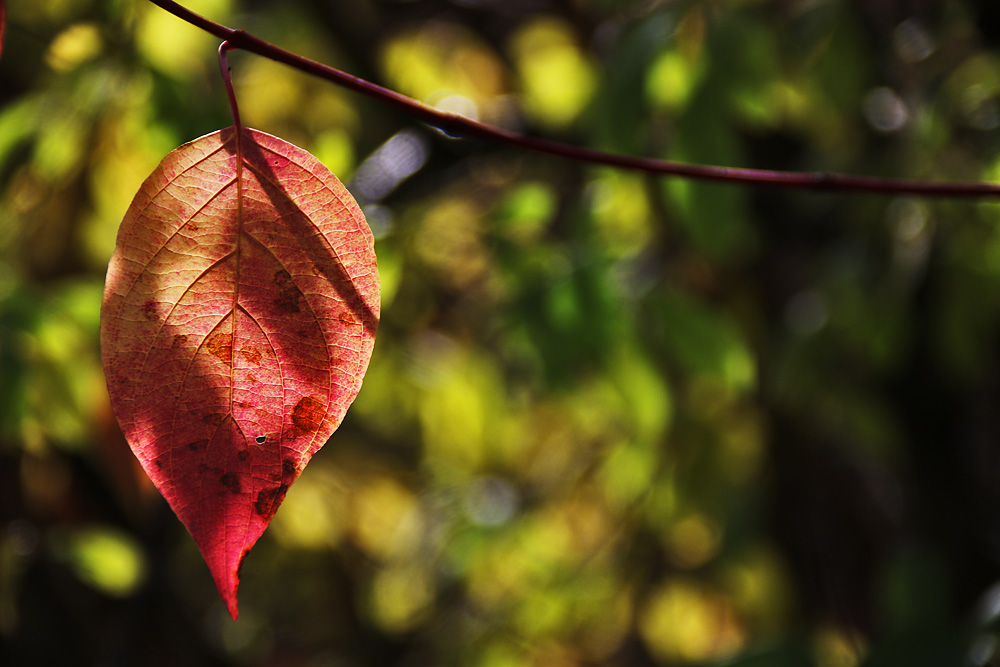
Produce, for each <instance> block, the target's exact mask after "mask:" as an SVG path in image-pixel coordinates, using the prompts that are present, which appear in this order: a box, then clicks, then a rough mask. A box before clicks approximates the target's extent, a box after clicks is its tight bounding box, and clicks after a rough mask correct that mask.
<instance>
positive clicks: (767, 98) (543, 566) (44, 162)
mask: <svg viewBox="0 0 1000 667" xmlns="http://www.w3.org/2000/svg"><path fill="white" fill-rule="evenodd" d="M188 6H190V7H191V8H192V9H194V10H195V11H199V12H201V13H203V14H204V15H206V16H208V17H209V18H212V19H213V20H217V21H220V22H223V23H225V24H227V25H229V26H231V27H235V28H244V29H246V30H248V31H250V32H252V33H254V34H256V35H258V36H260V37H262V38H265V39H269V40H271V41H273V42H275V43H276V44H278V45H280V46H283V47H285V48H289V49H291V50H294V51H296V52H298V53H301V54H303V55H306V56H309V57H311V58H314V59H317V60H320V61H322V62H325V63H328V64H331V65H333V66H336V67H340V68H343V69H345V70H347V71H349V72H351V73H354V74H357V75H359V76H362V77H366V78H370V79H372V80H374V81H376V82H379V83H382V84H384V85H387V86H389V87H391V88H394V89H396V90H398V91H400V92H403V93H405V94H407V95H411V96H414V97H416V98H418V99H421V100H422V101H424V102H427V103H429V104H433V105H438V106H441V107H443V108H447V109H450V110H453V111H457V112H461V113H465V114H474V115H476V116H477V117H478V118H480V119H482V120H485V121H487V122H490V123H494V124H498V125H501V126H504V127H507V128H510V129H514V130H517V131H521V132H525V133H528V134H534V135H539V136H545V137H550V138H555V139H558V140H562V141H566V142H569V143H573V144H576V145H580V146H588V147H594V148H600V149H605V150H611V151H616V152H622V153H629V154H635V155H642V156H649V157H667V158H672V159H680V160H686V161H694V162H705V163H713V164H724V165H733V166H752V167H761V168H776V169H789V170H798V171H808V170H825V171H844V172H850V173H858V174H871V175H880V176H896V177H907V178H920V179H942V180H944V179H953V180H958V179H969V180H992V179H996V178H997V176H998V175H1000V160H998V151H997V148H998V144H1000V51H998V39H1000V10H998V9H997V7H998V5H997V4H996V3H992V2H981V3H974V2H960V1H955V2H933V1H931V0H926V1H917V0H913V1H910V2H905V1H902V0H899V1H888V0H886V1H879V2H860V1H857V2H846V1H837V0H825V1H824V0H817V1H811V2H805V1H803V2H793V1H791V0H789V1H784V2H763V1H760V2H753V1H749V0H748V1H743V2H738V1H736V0H730V1H723V0H718V1H713V2H683V1H676V2H669V1H656V0H634V1H633V0H620V1H618V2H612V1H610V0H608V1H600V0H553V1H551V2H528V1H527V0H462V1H459V0H454V1H452V2H444V1H436V0H414V1H412V2H390V1H379V0H369V1H367V2H333V1H328V2H316V1H314V2H308V1H305V0H301V1H292V0H286V1H285V2H282V3H267V2H250V1H246V2H237V1H236V0H200V1H199V2H192V3H190V4H189V5H188ZM8 14H9V15H8V27H7V37H6V43H5V44H4V52H3V58H2V60H0V105H2V108H0V663H2V664H4V665H8V664H10V665H46V664H58V665H67V664H73V665H115V666H117V665H177V664H184V665H283V666H284V665H287V666H299V665H301V666H303V667H334V666H336V667H346V666H354V665H401V666H405V667H417V666H423V665H481V666H483V667H514V666H517V665H539V666H545V667H550V666H564V665H565V666H570V665H621V666H633V665H636V666H643V665H716V664H723V665H746V666H750V665H766V666H772V665H773V666H778V667H783V666H798V665H819V666H821V667H842V666H843V667H851V666H853V665H861V664H863V665H873V666H875V665H910V666H913V665H995V664H1000V657H997V656H995V655H994V653H995V649H996V647H997V636H996V634H995V630H996V621H997V614H998V613H1000V602H998V600H1000V588H997V583H998V582H1000V521H998V518H997V517H998V516H1000V513H998V511H997V510H998V508H1000V479H998V476H1000V416H998V412H997V408H998V407H1000V358H998V354H997V353H998V351H1000V347H998V343H1000V338H998V334H1000V330H998V324H1000V319H998V317H1000V230H998V227H997V225H998V222H1000V209H998V207H997V205H996V204H994V203H988V202H982V203H977V202H974V201H959V200H948V201H946V200H932V199H925V198H919V197H905V198H903V197H888V196H878V195H870V194H864V195H862V194H809V193H800V192H799V193H796V192H788V191H781V190H765V189H749V188H745V187H734V186H722V185H703V184H695V183H691V182H684V181H679V180H670V179H665V178H660V177H652V176H646V175H643V174H639V173H631V172H622V171H613V170H610V169H604V168H595V167H591V166H587V165H584V164H578V163H573V162H567V161H563V160H558V159H555V158H549V157H545V156H539V155H532V154H526V153H524V152H521V151H519V150H517V149H515V148H511V147H506V146H499V145H490V144H485V143H480V142H476V141H468V140H460V139H455V138H450V137H446V136H444V135H442V134H441V133H439V132H437V131H435V130H433V129H431V128H428V127H426V126H423V125H421V124H419V123H417V122H415V121H413V120H412V119H410V118H407V117H406V116H405V115H403V114H401V113H400V112H398V111H395V110H392V109H390V108H389V107H385V106H381V105H379V104H378V103H377V102H375V101H372V100H368V99H362V98H360V97H358V96H356V95H354V94H351V93H347V92H344V91H341V90H339V89H337V88H335V87H334V86H332V85H331V84H329V83H326V82H323V81H319V80H313V79H310V78H308V77H306V76H304V75H301V74H299V73H298V72H295V71H292V70H289V69H287V68H285V67H283V66H281V65H277V64H275V63H271V62H269V61H266V60H263V59H261V58H259V57H257V56H253V55H250V54H243V53H239V52H237V53H233V54H231V65H232V69H233V76H234V80H235V83H236V90H237V94H238V96H239V99H240V105H241V111H242V114H243V118H244V121H245V122H246V123H247V124H248V125H251V126H253V127H256V128H258V129H261V130H263V131H266V132H269V133H272V134H276V135H279V136H281V137H283V138H284V139H286V140H288V141H291V142H293V143H296V144H298V145H300V146H302V147H304V148H306V149H307V150H309V151H311V152H313V153H314V154H315V155H317V156H318V157H319V158H320V159H321V160H323V161H324V162H325V163H326V164H327V165H328V166H329V167H330V168H331V169H333V170H334V171H335V172H336V173H337V174H338V175H339V176H340V177H341V178H342V180H344V182H345V183H347V184H348V186H349V187H350V188H351V190H352V192H353V193H354V194H355V196H356V197H357V198H358V200H359V201H360V202H361V203H362V205H363V207H364V209H365V211H366V214H367V215H368V218H369V221H370V223H371V226H372V228H373V230H374V231H375V234H376V238H377V244H376V251H377V253H378V255H379V267H380V273H381V276H382V281H383V295H384V298H383V305H382V312H383V320H382V323H381V328H380V331H379V339H378V342H377V344H376V349H375V355H374V357H373V360H372V365H371V368H370V370H369V373H368V376H367V378H366V380H365V386H364V389H363V390H362V392H361V395H360V396H359V398H358V400H357V402H356V403H355V405H354V407H353V408H352V409H351V412H350V413H349V414H348V418H347V420H346V421H345V422H344V424H343V426H342V427H341V429H340V430H339V431H338V432H337V433H336V434H335V435H334V437H333V438H332V439H331V440H330V442H329V443H328V444H327V446H326V447H325V448H324V449H323V450H322V451H321V452H320V453H319V454H318V455H317V456H316V457H315V458H314V459H313V461H312V463H311V464H310V466H309V468H308V469H307V470H306V472H305V473H304V474H303V476H302V477H301V478H300V480H299V481H298V482H297V483H296V485H295V486H294V487H293V488H292V489H291V490H290V492H289V493H288V497H287V499H286V501H285V503H284V505H283V506H282V508H281V510H280V511H279V512H278V514H277V515H276V516H275V518H274V520H273V522H272V524H271V527H270V529H269V530H268V532H267V533H266V534H265V535H264V537H263V538H262V539H261V541H260V542H259V543H258V545H257V546H256V548H255V549H254V551H253V552H252V554H251V555H250V557H249V558H248V559H247V561H246V566H245V567H244V570H243V584H242V588H241V591H240V593H241V595H240V608H241V617H240V620H239V621H238V622H237V623H235V624H234V623H233V622H232V621H231V620H230V619H229V617H228V615H227V614H226V611H225V609H224V607H223V605H222V604H221V602H220V601H219V600H218V598H217V596H216V593H215V589H214V586H213V584H212V582H211V579H210V578H209V576H208V572H207V569H206V568H205V566H204V564H203V563H202V562H201V560H200V558H199V556H198V553H197V550H196V549H195V548H194V546H193V544H192V542H191V540H190V538H189V536H188V535H187V534H186V532H185V531H184V529H183V527H181V526H180V524H179V523H178V522H177V521H176V519H175V518H174V517H173V515H172V514H171V513H170V511H169V510H168V509H167V508H166V506H165V503H164V502H163V501H162V499H161V498H160V497H159V495H158V494H157V492H156V491H155V490H154V489H152V488H151V486H150V485H149V483H148V481H146V480H145V478H144V477H143V475H142V473H141V471H139V470H138V468H137V465H136V464H135V462H134V460H133V458H132V455H131V453H130V452H129V450H128V447H127V445H126V443H125V442H124V440H123V438H122V436H121V434H120V432H119V431H118V429H117V426H116V424H115V421H114V417H113V416H112V414H111V413H110V408H109V406H108V402H107V396H106V392H105V389H104V379H103V373H102V371H101V368H100V355H99V347H98V326H99V322H98V317H99V307H100V299H101V293H102V288H103V273H104V269H105V266H106V263H107V259H108V257H109V256H110V253H111V250H112V248H113V244H114V237H115V232H116V229H117V225H118V223H119V221H120V220H121V217H122V215H123V214H124V211H125V209H126V208H127V206H128V203H129V201H130V200H131V197H132V195H133V194H134V193H135V191H136V190H137V189H138V187H139V184H140V183H141V182H142V180H143V179H144V178H145V177H146V175H147V174H148V173H149V172H150V171H152V169H153V168H154V167H155V165H156V164H157V163H158V162H159V160H160V159H161V158H162V157H163V156H164V155H165V154H166V153H167V152H169V151H170V150H172V149H173V148H175V147H176V146H178V145H180V144H182V143H184V142H186V141H189V140H191V139H194V138H196V137H198V136H201V135H203V134H206V133H209V132H212V131H214V130H216V129H219V128H220V127H224V126H226V125H228V124H230V122H231V120H230V117H229V110H228V106H227V102H226V97H225V93H224V90H223V88H222V82H221V77H220V76H219V74H218V71H217V68H216V64H215V49H216V47H217V43H216V42H215V40H214V39H213V38H211V37H209V36H207V35H205V34H203V33H201V32H200V31H198V30H196V29H195V28H193V27H191V26H189V25H187V24H185V23H183V22H181V21H180V20H178V19H177V18H175V17H173V16H171V15H169V14H167V13H166V12H164V11H163V10H161V9H159V8H157V7H155V6H153V5H150V4H147V3H143V2H132V1H125V0H115V1H112V0H108V1H106V2H94V1H87V0H78V1H76V2H65V1H56V0H49V1H46V2H41V3H30V2H14V3H11V6H10V7H9V8H8Z"/></svg>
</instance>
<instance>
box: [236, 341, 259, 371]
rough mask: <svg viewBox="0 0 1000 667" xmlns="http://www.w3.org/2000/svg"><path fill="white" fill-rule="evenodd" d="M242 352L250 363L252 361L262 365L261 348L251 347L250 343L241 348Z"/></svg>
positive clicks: (256, 364)
mask: <svg viewBox="0 0 1000 667" xmlns="http://www.w3.org/2000/svg"><path fill="white" fill-rule="evenodd" d="M240 354H242V355H243V358H244V359H246V360H247V362H248V363H251V364H253V365H254V366H260V356H261V355H260V350H258V349H257V348H255V347H250V346H249V345H247V346H244V347H243V348H241V349H240Z"/></svg>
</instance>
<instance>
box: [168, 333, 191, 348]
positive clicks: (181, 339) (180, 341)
mask: <svg viewBox="0 0 1000 667" xmlns="http://www.w3.org/2000/svg"><path fill="white" fill-rule="evenodd" d="M187 339H188V337H187V334H177V335H176V336H174V342H173V343H171V344H170V347H172V348H174V349H175V350H176V349H177V348H179V347H181V346H182V345H184V343H186V342H187Z"/></svg>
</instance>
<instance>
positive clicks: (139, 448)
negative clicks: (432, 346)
mask: <svg viewBox="0 0 1000 667" xmlns="http://www.w3.org/2000/svg"><path fill="white" fill-rule="evenodd" d="M241 137H242V140H241V141H240V142H239V143H240V144H241V146H239V147H237V142H236V140H235V138H236V134H235V131H234V130H233V128H228V129H226V130H223V131H222V132H216V133H214V134H210V135H207V136H204V137H202V138H200V139H197V140H195V141H193V142H191V143H189V144H185V145H184V146H181V147H180V148H178V149H176V150H175V151H173V152H172V153H170V154H169V155H168V156H167V157H166V158H164V160H163V162H161V163H160V165H159V167H157V169H156V170H155V171H154V172H153V174H152V175H151V176H150V177H149V178H148V179H146V182H145V183H143V185H142V187H141V188H140V189H139V192H138V194H136V196H135V199H134V200H133V201H132V205H131V207H130V208H129V210H128V212H127V213H126V214H125V219H124V220H123V221H122V225H121V228H120V229H119V232H118V242H117V247H116V248H115V252H114V255H113V256H112V257H111V263H110V265H109V266H108V277H107V284H106V285H105V291H104V304H103V306H102V308H101V347H102V355H103V359H104V372H105V374H106V376H107V380H108V389H109V391H110V393H111V401H112V406H113V408H114V411H115V415H116V416H117V418H118V421H119V423H120V424H121V427H122V430H123V431H124V433H125V436H126V438H127V439H128V442H129V444H130V445H131V447H132V451H133V452H134V453H135V455H136V457H137V458H138V459H139V461H140V463H141V464H142V467H143V468H144V469H145V471H146V473H147V474H148V475H149V477H150V478H151V479H152V480H153V483H154V484H156V486H157V488H158V489H159V490H160V492H161V493H162V494H163V495H164V497H165V498H166V499H167V501H168V502H169V503H170V506H171V507H172V508H173V510H174V512H175V513H176V514H177V516H178V517H179V518H180V520H181V521H182V522H183V523H184V525H185V526H187V529H188V530H189V531H190V532H191V535H192V536H193V537H194V539H195V542H196V543H197V544H198V548H199V549H200V550H201V554H202V556H203V557H204V558H205V562H206V563H207V564H208V567H209V569H210V570H211V572H212V576H213V578H214V579H215V584H216V586H217V587H218V589H219V594H220V595H221V596H222V598H223V600H224V601H225V603H226V605H227V606H228V607H229V611H230V613H231V614H232V616H233V618H234V619H235V618H236V615H237V605H236V590H237V587H238V586H239V566H240V563H241V562H242V560H243V557H244V556H245V555H246V553H247V551H249V550H250V547H251V546H253V544H254V542H256V541H257V538H258V537H260V535H261V534H262V533H263V532H264V529H265V528H266V527H267V524H268V522H269V521H270V520H271V517H272V516H273V515H274V512H275V510H277V509H278V505H280V504H281V501H282V499H283V498H284V496H285V492H286V491H287V490H288V487H289V485H290V484H291V483H292V482H293V481H295V479H296V478H297V477H298V476H299V474H300V473H301V472H302V469H303V468H304V467H305V465H306V463H307V462H308V461H309V459H310V458H311V457H312V455H313V454H315V453H316V451H318V450H319V449H320V447H322V446H323V444H324V442H326V440H327V438H329V437H330V435H331V434H332V433H333V432H334V431H335V430H336V428H337V427H338V426H339V425H340V422H341V420H342V419H343V418H344V414H345V412H347V408H348V406H350V404H351V402H352V401H353V400H354V397H355V396H356V395H357V393H358V390H359V389H360V388H361V379H362V377H363V376H364V373H365V370H366V368H367V367H368V361H369V358H370V357H371V352H372V346H373V345H374V342H375V330H376V328H377V326H378V318H379V281H378V272H377V270H376V267H375V253H374V250H373V240H372V234H371V231H369V229H368V225H367V224H366V223H365V219H364V216H363V215H362V214H361V210H360V209H359V208H358V205H357V203H356V202H355V201H354V199H353V198H352V197H351V195H350V194H349V193H348V192H347V190H346V189H345V188H344V186H343V185H342V184H341V183H340V181H338V180H337V178H336V177H335V176H334V175H333V174H332V173H330V171H329V170H328V169H326V167H324V166H323V165H322V164H320V163H319V161H318V160H316V158H314V157H312V156H311V155H309V154H308V153H306V152H305V151H303V150H302V149H300V148H296V147H295V146H292V145H291V144H289V143H287V142H285V141H282V140H281V139H278V138H276V137H272V136H270V135H267V134H264V133H262V132H257V131H256V130H247V129H245V130H243V133H242V135H241ZM240 153H242V161H241V160H240V159H239V157H238V155H239V154H240Z"/></svg>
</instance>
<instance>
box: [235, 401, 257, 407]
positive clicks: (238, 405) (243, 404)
mask: <svg viewBox="0 0 1000 667" xmlns="http://www.w3.org/2000/svg"><path fill="white" fill-rule="evenodd" d="M236 407H238V408H243V409H246V408H252V407H253V404H251V403H247V402H246V401H236Z"/></svg>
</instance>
